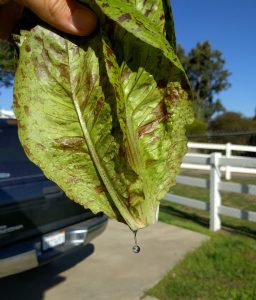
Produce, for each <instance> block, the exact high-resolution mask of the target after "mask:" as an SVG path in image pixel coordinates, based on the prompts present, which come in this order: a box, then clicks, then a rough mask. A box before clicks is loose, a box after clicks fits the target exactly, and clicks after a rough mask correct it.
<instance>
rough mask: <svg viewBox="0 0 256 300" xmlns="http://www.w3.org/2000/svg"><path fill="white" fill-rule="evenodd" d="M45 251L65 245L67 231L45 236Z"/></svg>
mask: <svg viewBox="0 0 256 300" xmlns="http://www.w3.org/2000/svg"><path fill="white" fill-rule="evenodd" d="M42 242H43V250H44V251H45V250H47V249H49V248H55V247H57V246H59V245H62V244H64V243H65V231H64V230H61V231H56V232H52V233H49V234H46V235H44V236H43V239H42Z"/></svg>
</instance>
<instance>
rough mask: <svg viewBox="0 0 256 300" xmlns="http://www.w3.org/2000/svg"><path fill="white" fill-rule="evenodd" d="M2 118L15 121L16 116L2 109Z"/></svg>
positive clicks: (10, 111)
mask: <svg viewBox="0 0 256 300" xmlns="http://www.w3.org/2000/svg"><path fill="white" fill-rule="evenodd" d="M0 118H5V119H15V115H14V112H13V111H12V110H5V109H0Z"/></svg>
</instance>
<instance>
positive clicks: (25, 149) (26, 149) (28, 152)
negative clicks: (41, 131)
mask: <svg viewBox="0 0 256 300" xmlns="http://www.w3.org/2000/svg"><path fill="white" fill-rule="evenodd" d="M23 149H24V151H25V153H26V154H27V155H28V156H29V155H31V151H30V150H29V148H28V146H27V145H24V146H23Z"/></svg>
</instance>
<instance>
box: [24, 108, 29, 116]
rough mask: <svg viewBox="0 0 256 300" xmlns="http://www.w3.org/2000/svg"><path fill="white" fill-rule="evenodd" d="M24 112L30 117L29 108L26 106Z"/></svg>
mask: <svg viewBox="0 0 256 300" xmlns="http://www.w3.org/2000/svg"><path fill="white" fill-rule="evenodd" d="M24 112H25V114H26V115H27V116H28V117H29V116H30V111H29V107H28V106H27V105H25V106H24Z"/></svg>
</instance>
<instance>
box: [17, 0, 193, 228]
mask: <svg viewBox="0 0 256 300" xmlns="http://www.w3.org/2000/svg"><path fill="white" fill-rule="evenodd" d="M87 4H88V5H90V6H91V8H92V9H93V10H94V11H95V12H96V14H97V15H98V17H99V23H100V24H99V28H98V30H97V32H96V33H95V34H94V35H93V36H91V37H85V38H82V37H70V36H68V35H64V34H62V33H59V32H56V31H54V30H52V29H49V28H46V27H45V26H39V25H37V26H35V27H34V28H33V29H32V30H30V31H22V32H21V35H20V38H19V49H20V57H19V64H18V68H17V72H16V77H15V101H14V110H15V114H16V117H17V119H18V122H19V136H20V140H21V143H22V145H23V147H24V149H25V151H26V153H27V155H28V156H29V158H30V159H31V160H32V161H33V162H34V163H35V164H37V165H38V166H39V167H40V168H41V169H42V170H43V172H44V173H45V175H46V176H47V177H48V178H50V179H51V180H53V181H54V182H56V183H57V184H58V185H59V186H60V187H61V188H62V189H63V190H64V191H65V193H66V194H67V196H68V197H69V198H71V199H73V200H74V201H76V202H78V203H80V204H81V205H83V206H85V207H88V208H90V209H91V210H92V211H93V212H95V213H96V212H99V211H103V212H104V213H105V214H107V215H108V216H109V217H110V218H115V219H117V220H118V221H121V222H124V223H126V224H128V226H129V227H130V228H131V229H132V230H137V229H139V228H143V227H145V226H148V225H150V224H152V223H154V222H155V221H156V220H157V216H158V207H159V201H160V200H161V199H162V198H163V196H164V195H165V193H166V192H168V190H169V189H170V187H171V186H172V185H173V184H174V183H175V176H176V174H177V172H178V170H179V166H180V163H181V160H182V157H183V155H184V154H185V152H186V142H187V140H186V136H185V127H186V125H187V124H189V123H190V122H191V121H192V119H193V113H192V105H191V101H190V88H189V84H188V81H187V77H186V75H185V73H184V70H183V68H182V66H181V65H180V63H179V60H178V58H177V56H176V54H175V35H174V28H173V21H172V15H171V11H170V7H169V5H168V2H167V1H165V0H158V1H142V0H141V1H131V0H130V1H122V0H111V1H109V0H108V1H99V0H95V1H88V3H87Z"/></svg>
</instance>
